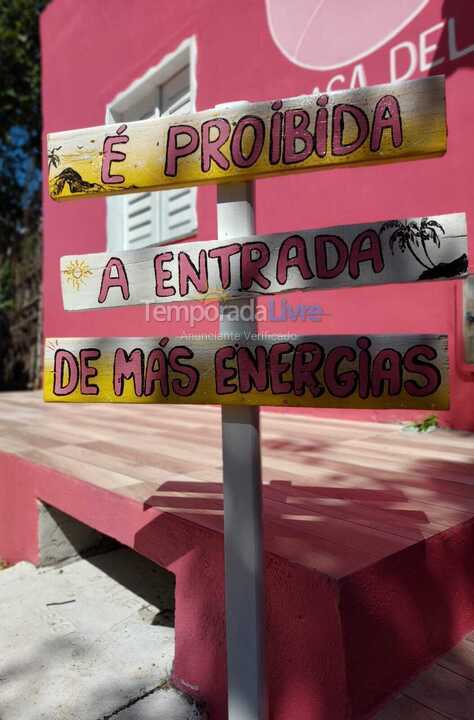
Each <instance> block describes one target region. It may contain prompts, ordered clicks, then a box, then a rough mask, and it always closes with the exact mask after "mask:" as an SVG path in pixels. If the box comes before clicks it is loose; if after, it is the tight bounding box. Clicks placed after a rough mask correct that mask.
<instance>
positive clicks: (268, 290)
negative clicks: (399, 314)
mask: <svg viewBox="0 0 474 720" xmlns="http://www.w3.org/2000/svg"><path fill="white" fill-rule="evenodd" d="M467 269H468V258H467V231H466V216H465V215H464V214H463V213H457V214H451V215H439V216H436V217H425V218H404V219H402V220H392V221H389V222H377V223H371V224H368V223H367V224H361V225H351V226H346V227H332V228H324V229H322V230H303V231H295V232H290V233H277V234H274V235H261V236H255V237H251V238H241V239H232V240H229V241H215V240H214V241H210V242H205V243H197V242H191V243H180V244H178V245H169V246H159V247H149V248H145V249H143V250H130V251H128V252H122V253H114V254H113V255H111V254H108V253H100V254H94V255H69V256H65V257H63V258H61V282H62V291H63V301H64V307H65V309H66V310H85V309H91V308H100V307H117V306H123V305H140V304H146V303H164V302H176V301H178V300H229V299H231V298H239V297H242V296H243V295H255V294H256V295H259V294H261V295H271V294H273V293H279V292H284V291H288V290H314V289H317V290H325V289H329V288H340V287H359V286H361V285H379V284H382V283H384V284H386V283H401V282H415V281H423V280H438V279H445V278H454V277H461V276H463V275H466V274H467Z"/></svg>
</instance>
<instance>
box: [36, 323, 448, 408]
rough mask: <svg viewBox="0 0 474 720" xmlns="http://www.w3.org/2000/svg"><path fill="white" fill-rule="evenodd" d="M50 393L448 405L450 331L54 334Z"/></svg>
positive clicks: (56, 398) (51, 396)
mask: <svg viewBox="0 0 474 720" xmlns="http://www.w3.org/2000/svg"><path fill="white" fill-rule="evenodd" d="M44 397H45V400H47V401H51V402H106V403H185V404H189V403H190V404H193V403H194V404H219V405H279V406H307V407H339V408H341V407H342V408H344V407H354V408H366V407H367V408H385V407H396V408H401V407H403V408H430V409H446V408H447V407H448V406H449V392H448V360H447V337H446V336H440V335H377V336H372V337H366V336H356V335H326V336H324V335H320V336H301V337H291V338H288V337H287V336H269V335H254V336H252V337H245V336H243V335H233V336H222V337H217V338H216V337H212V336H210V337H199V336H198V337H194V338H193V337H192V336H190V337H183V338H179V337H175V338H168V337H162V338H102V339H101V338H82V339H80V338H52V339H49V340H47V341H46V348H45V371H44Z"/></svg>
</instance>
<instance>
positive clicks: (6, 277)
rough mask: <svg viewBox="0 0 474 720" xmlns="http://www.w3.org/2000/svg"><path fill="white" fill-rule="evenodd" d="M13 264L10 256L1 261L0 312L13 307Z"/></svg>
mask: <svg viewBox="0 0 474 720" xmlns="http://www.w3.org/2000/svg"><path fill="white" fill-rule="evenodd" d="M12 296H13V289H12V266H11V260H10V258H4V259H3V261H2V262H0V312H7V311H8V310H11V309H12V307H13V297H12Z"/></svg>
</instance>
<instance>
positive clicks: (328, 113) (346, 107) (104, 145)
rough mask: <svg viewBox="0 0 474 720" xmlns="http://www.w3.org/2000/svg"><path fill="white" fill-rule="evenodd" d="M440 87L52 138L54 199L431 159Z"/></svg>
mask: <svg viewBox="0 0 474 720" xmlns="http://www.w3.org/2000/svg"><path fill="white" fill-rule="evenodd" d="M445 151H446V118H445V85H444V78H442V77H432V78H422V79H420V80H414V81H409V82H400V83H395V84H389V85H378V86H373V87H366V88H359V89H355V90H347V91H341V92H334V93H331V94H330V95H327V94H323V95H319V96H316V95H310V96H300V97H295V98H291V99H287V100H279V99H276V100H274V101H273V102H272V101H269V102H259V103H249V104H248V105H245V106H244V107H242V105H240V104H239V107H238V108H237V109H235V108H234V109H232V108H231V107H230V108H229V109H222V108H216V109H213V110H206V111H204V112H199V113H195V114H192V115H183V116H180V117H175V116H172V117H168V118H162V119H158V120H143V121H140V122H131V123H122V124H115V125H108V126H104V127H94V128H85V129H80V130H71V131H67V132H58V133H51V134H50V135H49V136H48V155H49V158H50V162H49V172H50V176H49V193H50V195H51V197H52V198H53V199H55V200H62V199H67V198H74V197H77V198H79V197H87V196H94V195H111V194H117V193H132V192H143V191H144V190H159V189H167V188H171V187H184V186H191V185H200V184H203V183H210V182H228V181H236V180H249V179H252V178H256V177H263V176H266V175H267V176H269V175H278V174H283V173H291V172H295V171H296V172H298V171H301V170H315V169H324V168H334V167H339V166H343V165H361V164H372V163H381V162H393V161H397V160H409V159H414V158H419V157H430V156H437V155H440V154H443V153H444V152H445Z"/></svg>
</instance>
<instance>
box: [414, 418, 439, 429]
mask: <svg viewBox="0 0 474 720" xmlns="http://www.w3.org/2000/svg"><path fill="white" fill-rule="evenodd" d="M408 427H409V428H412V429H413V430H416V431H417V432H429V431H430V430H432V429H435V428H438V427H439V420H438V418H437V417H436V415H429V416H428V417H426V418H425V419H424V420H421V421H420V422H413V423H408Z"/></svg>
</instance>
